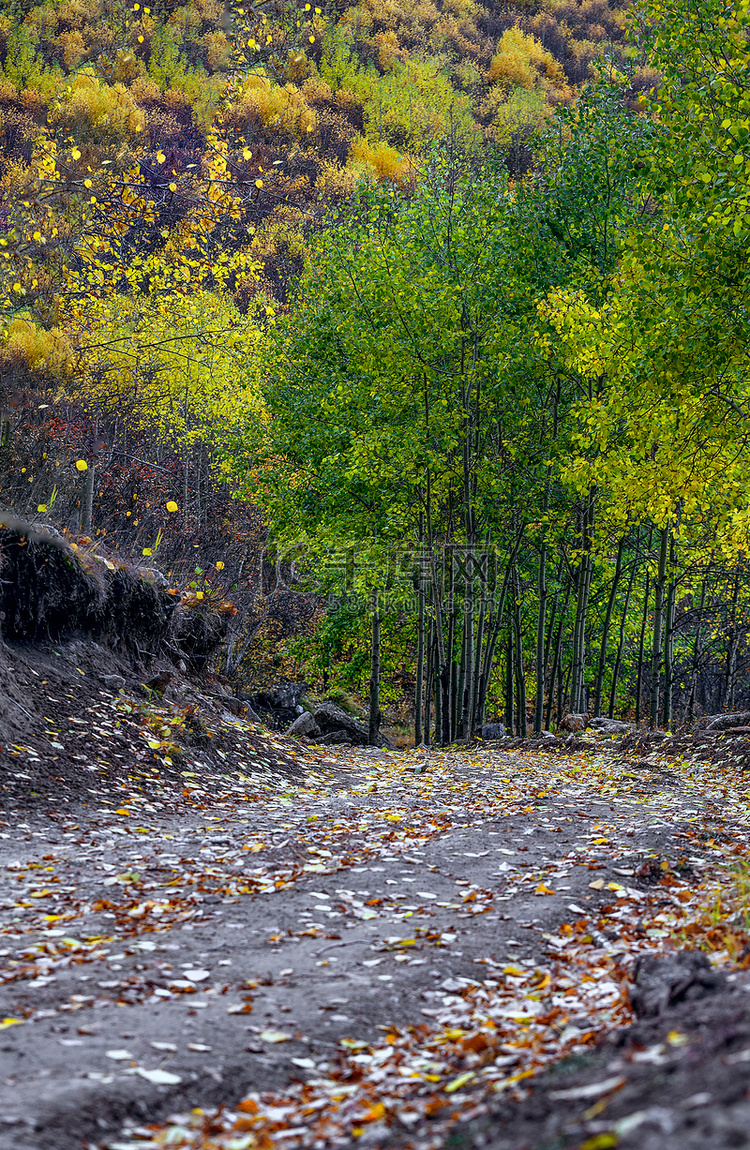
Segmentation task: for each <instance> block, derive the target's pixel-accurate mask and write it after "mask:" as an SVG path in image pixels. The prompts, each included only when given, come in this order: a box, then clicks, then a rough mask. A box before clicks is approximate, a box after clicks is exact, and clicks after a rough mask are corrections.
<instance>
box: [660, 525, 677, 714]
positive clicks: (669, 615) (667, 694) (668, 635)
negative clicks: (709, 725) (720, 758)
mask: <svg viewBox="0 0 750 1150" xmlns="http://www.w3.org/2000/svg"><path fill="white" fill-rule="evenodd" d="M669 554H670V565H671V566H672V577H671V578H670V580H669V585H668V587H667V606H666V616H665V627H664V700H663V707H662V723H663V726H664V729H665V731H668V730H669V728H670V727H671V726H672V684H673V678H674V616H675V607H676V601H677V581H676V579H675V576H674V558H675V557H674V540H671V541H670V544H669Z"/></svg>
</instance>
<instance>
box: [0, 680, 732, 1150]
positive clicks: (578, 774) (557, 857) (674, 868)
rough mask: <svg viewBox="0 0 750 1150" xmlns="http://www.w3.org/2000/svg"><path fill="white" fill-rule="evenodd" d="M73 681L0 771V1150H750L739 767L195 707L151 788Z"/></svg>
mask: <svg viewBox="0 0 750 1150" xmlns="http://www.w3.org/2000/svg"><path fill="white" fill-rule="evenodd" d="M81 674H82V675H83V671H82V672H81ZM83 687H84V684H81V686H80V690H79V695H78V696H77V702H76V706H78V710H77V711H76V712H75V715H74V714H73V711H74V709H75V708H74V703H73V696H72V693H71V692H66V693H67V694H68V695H69V700H70V701H69V702H68V703H67V704H66V706H64V707H63V710H66V709H67V710H68V711H69V712H71V713H70V714H69V715H68V718H67V720H66V721H69V723H70V724H71V725H70V726H68V727H67V728H66V731H67V732H70V734H71V735H72V733H73V731H75V730H77V729H78V730H80V732H81V735H80V741H79V742H78V743H77V746H78V748H79V752H80V753H79V755H78V759H79V760H80V761H79V762H78V763H77V766H76V765H75V764H70V765H69V767H66V768H65V769H63V768H62V767H61V768H60V773H59V774H58V775H53V774H51V773H50V765H49V761H48V759H47V756H45V755H43V754H42V753H41V752H37V751H36V750H33V748H31V744H30V743H29V746H25V747H24V748H20V749H19V748H16V750H17V752H18V754H17V758H16V759H15V760H14V762H15V764H16V766H17V767H18V768H19V769H18V770H17V771H15V774H16V775H17V776H19V777H18V778H16V779H15V780H14V777H13V776H14V768H13V767H12V766H11V767H9V768H8V769H7V770H6V773H5V774H4V776H3V782H4V785H5V793H6V804H5V813H4V815H3V823H2V837H0V868H1V871H0V873H1V874H2V884H3V887H2V890H0V956H2V967H3V969H2V974H1V977H2V980H3V982H2V988H1V989H0V994H2V997H3V1002H2V1004H1V1005H0V1020H1V1021H0V1028H2V1030H3V1033H2V1035H1V1036H0V1059H1V1062H2V1069H1V1070H0V1088H1V1089H2V1103H1V1104H0V1148H2V1150H57V1148H59V1150H73V1148H76V1150H80V1148H81V1147H82V1146H85V1147H89V1148H99V1147H108V1148H112V1150H121V1148H126V1147H127V1148H129V1150H147V1148H148V1150H156V1147H162V1146H170V1147H178V1148H179V1147H191V1148H196V1150H198V1148H200V1150H209V1148H222V1150H243V1148H251V1147H258V1148H264V1147H276V1146H279V1147H283V1148H284V1150H286V1148H289V1150H295V1148H296V1147H320V1148H322V1147H328V1146H350V1145H354V1144H359V1145H364V1146H368V1147H376V1146H383V1147H386V1146H388V1147H390V1146H393V1147H407V1146H413V1147H416V1148H420V1150H426V1148H428V1147H438V1146H448V1147H464V1148H466V1150H468V1148H475V1147H480V1146H488V1147H492V1148H494V1150H521V1148H534V1150H542V1148H546V1150H553V1148H554V1150H563V1148H567V1147H576V1148H578V1147H585V1148H586V1150H607V1148H609V1147H614V1146H621V1147H631V1146H632V1147H635V1146H638V1147H639V1150H651V1148H653V1150H656V1148H657V1147H658V1148H659V1150H662V1148H664V1147H674V1148H675V1150H677V1147H679V1148H680V1150H683V1148H685V1147H695V1148H696V1150H697V1148H698V1147H701V1150H707V1148H710V1150H719V1148H721V1147H725V1146H726V1147H730V1146H731V1147H741V1146H745V1145H750V1133H749V1132H750V1100H748V1097H747V1090H748V1083H749V1080H750V994H748V991H749V990H750V974H748V973H746V971H745V969H744V967H745V965H746V964H747V961H748V958H747V955H748V953H750V952H749V951H746V949H745V948H746V944H747V938H748V931H747V927H748V908H747V905H746V898H747V893H748V889H750V877H749V876H750V871H748V860H750V807H749V806H748V802H747V782H746V779H747V776H746V775H744V774H743V773H742V772H741V771H740V770H737V769H735V768H732V767H729V766H726V765H716V764H712V763H707V762H691V761H690V760H689V759H674V758H666V757H664V756H663V755H660V753H659V751H658V749H657V750H656V751H654V752H652V753H650V754H648V755H646V756H645V757H644V756H641V757H636V758H630V757H628V756H627V755H626V754H625V753H624V752H621V751H619V750H618V744H617V742H615V741H612V740H600V741H599V743H598V745H597V747H596V748H595V749H594V750H591V749H587V750H585V751H581V752H578V753H571V754H566V755H561V754H557V755H553V756H551V755H548V754H546V753H544V752H543V751H541V750H511V751H504V750H503V749H502V748H501V747H498V746H490V745H488V746H482V745H481V744H479V745H477V746H476V747H472V748H466V749H451V750H449V751H446V752H432V751H410V752H393V751H370V750H359V751H358V750H354V749H351V750H349V749H341V750H339V749H336V750H333V749H332V748H313V747H308V746H302V745H300V744H295V743H293V742H291V741H287V740H283V739H281V738H278V737H273V736H270V735H268V734H266V735H261V734H260V733H259V732H258V729H257V728H252V727H251V725H249V724H247V723H245V722H243V721H242V720H241V719H233V718H232V716H230V715H228V714H226V713H224V714H223V716H222V717H221V719H220V721H217V724H216V728H217V729H216V731H215V732H214V747H216V748H219V749H218V750H217V751H216V752H215V753H214V752H212V754H211V756H208V755H207V754H204V755H202V757H201V756H200V755H199V753H198V752H197V751H196V752H195V753H194V754H193V757H192V758H190V759H183V761H182V762H181V763H176V762H174V763H173V764H172V765H171V766H170V768H169V769H167V768H166V767H163V768H159V769H157V767H155V765H154V763H153V762H151V761H149V760H148V758H147V757H144V754H143V752H144V746H146V747H148V746H150V744H148V743H145V744H144V738H143V736H144V733H145V735H148V734H149V731H150V732H151V734H152V735H153V732H154V729H155V728H154V723H153V721H152V719H153V714H152V719H150V720H149V723H150V726H149V725H148V724H146V725H144V721H143V714H141V721H140V726H139V727H136V726H133V727H132V731H131V733H130V734H129V733H128V731H129V728H128V725H127V722H125V721H124V720H125V719H126V718H127V716H128V712H127V711H125V712H123V700H124V699H126V695H125V693H124V692H123V691H120V692H119V693H115V692H113V691H109V690H99V691H98V692H91V691H90V690H88V689H87V691H88V693H87V691H84V690H83ZM81 692H83V693H81ZM58 693H60V692H58ZM130 702H131V703H132V705H133V707H138V706H141V704H140V703H139V702H138V699H137V698H136V697H133V698H132V699H131V700H130ZM124 705H125V706H126V707H127V706H128V705H130V704H128V703H127V701H126V702H125V704H124ZM149 706H151V704H149ZM154 706H155V705H154ZM160 706H161V707H162V712H163V717H164V716H166V715H167V712H168V710H169V707H168V705H167V704H166V703H164V704H160ZM157 709H158V708H157ZM51 710H52V707H50V711H51ZM172 710H173V711H174V707H172ZM152 711H153V708H152ZM76 715H77V716H78V720H79V727H78V728H76V727H75V726H73V725H72V724H73V720H74V718H75V717H76ZM46 717H47V718H49V720H50V723H52V719H53V718H54V716H53V715H51V714H49V715H48V716H46ZM85 724H88V727H87V728H85ZM61 727H62V723H61V720H59V719H58V720H56V725H52V726H51V728H50V731H51V734H50V738H51V739H52V735H55V738H54V739H52V746H59V747H60V753H61V754H62V748H63V746H64V745H65V742H66V740H67V738H68V737H69V736H68V735H67V734H66V733H65V732H61ZM219 728H221V729H220V730H219ZM86 734H88V736H90V737H91V739H93V738H94V736H96V739H98V740H99V744H98V745H99V747H100V748H101V747H102V746H104V745H105V744H106V743H107V741H108V740H109V739H111V740H113V741H114V744H115V745H116V746H117V748H118V750H117V753H116V754H114V755H113V754H112V753H111V751H110V749H109V747H108V748H107V750H106V751H102V750H101V749H100V750H99V751H98V752H97V753H98V754H99V760H98V763H97V760H96V758H94V754H95V752H94V750H90V751H89V752H85V747H86V746H87V745H89V744H86V741H85V735H86ZM128 738H130V739H131V743H130V744H129V743H128V741H127V740H128ZM58 740H62V741H60V742H58ZM222 740H223V742H222ZM152 742H158V739H156V740H154V739H152ZM129 746H130V751H128V747H129ZM221 746H224V747H226V748H227V749H226V750H223V751H222V750H221V749H220V747H221ZM90 747H94V743H93V742H91V741H90ZM30 748H31V749H30ZM82 748H84V749H83V750H82ZM24 752H28V753H26V754H24ZM158 753H160V754H163V748H160V749H159V752H158ZM87 754H88V758H87ZM104 755H107V756H108V757H107V758H106V760H105V759H104V758H103V757H102V756H104ZM196 756H198V757H199V758H200V762H197V761H195V759H196ZM105 761H106V762H107V763H108V764H109V766H108V767H107V769H106V770H105V768H104V766H103V765H102V764H103V763H104V762H105ZM115 761H116V765H117V769H116V770H115V769H114V766H113V764H114V763H115ZM74 766H75V770H74ZM21 767H22V768H23V769H20V768H21ZM53 769H54V768H53ZM76 772H77V773H76ZM83 777H85V779H86V786H85V788H84V787H83V786H82V785H81V781H80V780H81V779H82V778H83ZM344 884H346V885H345V886H344ZM693 948H701V950H702V952H703V953H704V954H705V955H706V956H707V959H708V961H709V962H710V966H709V965H708V963H706V968H705V969H703V968H702V967H701V964H700V962H697V961H695V962H692V964H691V962H690V960H686V961H685V962H684V963H683V965H680V961H682V960H681V959H678V958H676V957H674V956H679V955H683V956H684V952H685V951H686V950H692V949H693ZM653 954H660V955H663V956H665V955H666V956H669V955H672V956H673V957H672V959H671V960H670V959H669V958H665V959H664V960H663V961H661V962H660V963H657V964H655V966H654V969H652V970H651V969H649V965H648V963H646V964H645V965H644V964H643V956H644V955H653ZM639 961H640V963H641V969H640V974H638V982H639V987H638V988H637V989H636V991H635V992H634V991H633V979H634V975H635V974H636V973H637V964H638V963H639ZM631 996H632V1002H631ZM632 1003H634V1004H635V1006H637V1008H638V1011H639V1012H640V1015H641V1017H640V1018H636V1016H635V1014H634V1010H633V1005H632Z"/></svg>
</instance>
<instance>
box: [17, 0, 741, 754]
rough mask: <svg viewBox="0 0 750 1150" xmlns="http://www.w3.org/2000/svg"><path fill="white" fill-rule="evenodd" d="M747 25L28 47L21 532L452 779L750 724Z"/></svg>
mask: <svg viewBox="0 0 750 1150" xmlns="http://www.w3.org/2000/svg"><path fill="white" fill-rule="evenodd" d="M747 20H748V17H747V12H746V10H745V8H744V7H743V4H742V3H741V2H738V3H736V4H730V5H728V6H727V5H722V4H720V3H719V2H718V0H670V2H669V3H668V4H662V3H661V2H660V0H650V2H649V4H647V5H646V6H645V7H643V8H642V9H640V8H639V9H638V11H637V12H636V13H634V15H633V17H632V19H631V20H630V23H629V30H628V32H627V35H625V34H624V28H625V25H626V23H627V20H626V19H625V16H624V13H623V12H621V11H612V10H610V9H609V8H607V7H606V6H605V5H604V4H600V3H595V2H592V3H588V4H584V5H582V6H580V7H576V6H574V5H567V4H561V5H556V4H547V5H542V6H524V7H523V8H516V9H507V10H506V9H503V10H502V12H500V11H493V10H490V9H489V8H485V7H480V6H479V5H474V4H471V3H469V2H466V3H460V2H458V0H457V2H455V3H452V4H450V5H448V4H445V5H443V6H442V7H441V8H438V7H435V6H433V5H430V4H422V5H420V6H415V7H414V8H407V7H403V8H401V7H398V6H397V5H395V4H394V5H392V6H390V5H383V6H382V8H380V7H377V6H376V5H375V4H371V3H367V4H361V5H359V6H357V7H351V8H347V7H341V8H336V9H334V8H331V9H323V8H316V7H314V6H312V5H309V4H305V5H298V6H289V5H283V4H279V5H261V6H256V7H245V8H242V7H239V6H237V7H234V8H232V9H231V10H229V9H224V8H222V7H219V6H216V7H215V8H212V7H211V6H210V5H203V6H201V5H198V4H191V5H185V6H174V7H169V6H163V7H158V6H154V7H153V8H150V7H148V6H142V5H140V4H132V5H130V6H125V7H119V6H117V5H112V6H107V5H104V4H101V5H100V4H99V3H92V4H90V5H88V6H87V5H85V4H81V5H80V6H76V5H74V4H67V3H66V4H52V3H49V4H44V5H41V6H39V7H35V8H33V9H27V8H23V7H18V8H7V9H6V10H5V11H4V13H3V24H2V36H3V37H4V48H3V75H4V80H3V89H2V96H1V97H0V103H1V106H2V126H3V127H2V130H3V132H4V133H5V144H6V149H5V153H6V159H5V161H4V163H5V167H4V173H3V177H2V178H3V183H2V195H3V222H2V226H3V229H4V230H3V234H2V235H1V236H0V247H1V248H2V252H1V253H0V254H2V256H4V257H5V258H3V259H2V260H0V289H1V294H2V295H3V298H4V303H5V306H6V310H7V318H6V321H5V324H4V328H3V335H2V366H3V419H2V452H3V459H2V476H0V486H1V487H2V492H1V494H2V497H3V499H4V500H5V502H6V503H7V504H8V505H10V506H12V507H14V508H17V509H18V510H19V511H21V512H23V513H26V514H31V515H32V516H33V515H34V514H38V515H40V516H45V517H51V518H52V520H53V521H54V522H56V523H58V524H59V525H60V526H65V527H67V528H68V529H69V530H71V531H79V532H82V533H83V536H84V538H89V537H90V538H92V539H93V538H96V539H97V541H98V542H99V543H100V544H102V543H104V544H108V543H112V544H114V545H115V546H116V548H117V549H118V551H119V552H121V553H122V554H124V555H138V554H142V555H144V556H146V557H147V558H148V559H149V560H153V559H155V560H156V561H157V562H161V563H163V565H164V567H165V569H166V571H167V572H168V574H169V577H170V579H171V580H172V581H174V582H175V583H179V584H180V585H181V586H183V587H187V589H188V590H189V591H191V592H193V593H194V594H195V595H196V597H202V599H203V600H204V601H206V602H209V603H210V602H211V601H212V599H213V598H214V597H215V598H216V601H217V603H218V602H221V601H223V600H224V599H225V597H226V594H227V593H228V592H231V593H232V594H233V595H234V596H235V598H236V601H237V605H238V607H239V608H240V610H239V611H238V615H237V622H236V626H235V630H234V631H233V632H232V634H231V635H230V639H229V647H228V651H227V654H226V656H225V660H224V670H225V671H226V672H227V673H230V674H233V675H238V674H241V673H242V672H241V668H242V665H243V660H245V664H246V665H248V664H249V665H251V666H253V667H257V665H258V664H259V663H262V664H263V670H264V674H265V673H267V674H268V676H269V677H273V676H274V675H276V676H278V675H281V674H295V675H299V676H301V677H305V678H309V679H315V680H316V682H317V683H318V685H319V686H321V687H322V688H323V689H326V690H328V689H331V688H332V687H336V688H343V689H353V690H354V691H355V692H358V693H359V694H360V695H361V694H362V693H363V692H365V691H366V689H367V684H368V680H369V681H370V682H371V695H370V712H371V715H372V716H373V722H374V723H375V724H376V725H377V721H378V712H379V709H380V705H381V701H382V702H383V705H385V703H393V704H394V705H395V704H396V703H400V704H402V705H403V707H404V708H405V710H404V711H403V714H402V717H404V718H406V711H407V710H408V711H410V712H412V714H411V716H410V717H411V718H415V716H416V718H415V723H414V733H415V737H416V738H417V740H418V741H419V740H420V739H422V738H424V737H425V736H426V735H427V734H428V732H429V733H431V734H432V735H433V736H434V734H435V732H436V731H437V734H438V737H439V738H441V739H442V740H447V739H451V738H455V737H459V736H467V735H471V734H472V733H473V732H474V731H475V730H477V729H478V728H479V726H480V725H481V723H482V721H483V719H485V718H486V717H488V716H492V715H494V716H496V717H499V716H500V715H504V717H505V720H506V722H507V723H508V725H509V726H511V727H512V728H513V729H515V730H517V731H518V732H519V733H524V732H525V729H526V725H527V722H533V724H534V726H535V728H536V730H537V731H539V730H541V728H542V727H543V726H545V725H549V724H550V723H554V722H555V721H556V720H559V719H560V718H561V717H562V716H563V714H564V713H565V712H566V711H567V710H568V709H570V708H572V709H574V710H584V709H591V710H593V711H595V712H599V711H601V710H609V711H610V712H612V711H620V712H624V713H630V714H632V715H633V717H635V718H637V719H642V718H643V717H644V716H646V715H648V717H649V720H650V722H651V723H652V724H656V723H657V722H661V723H663V724H664V725H665V726H669V725H670V724H671V723H672V722H673V721H674V718H675V717H678V718H682V719H685V720H687V719H689V718H692V717H694V716H695V715H696V713H697V712H698V711H700V710H701V709H704V710H707V711H716V710H721V709H722V708H724V707H725V706H729V707H731V706H734V705H739V704H740V703H743V704H744V702H745V701H746V699H745V696H744V694H743V691H744V686H743V672H742V668H743V667H744V666H745V664H746V663H747V661H748V651H747V623H746V592H745V577H744V571H745V566H744V565H745V554H746V552H747V508H746V499H745V495H744V492H745V491H746V489H747V475H746V471H747V460H746V452H745V432H744V423H745V420H744V413H745V408H746V371H745V369H744V366H743V365H744V357H745V349H746V347H747V332H746V329H745V319H744V316H745V308H744V303H743V300H744V298H745V296H744V293H745V290H746V270H745V265H744V260H743V258H742V255H741V252H742V251H743V250H744V243H745V239H746V232H747V230H748V227H749V226H750V223H749V221H750V209H748V208H747V202H748V201H747V178H748V177H747V175H746V169H747V162H746V159H745V157H744V152H743V148H744V146H745V142H746V139H747V137H748V132H750V125H749V123H748V107H750V104H749V103H748V89H747V79H746V67H745V65H746V63H747V39H746V29H747ZM596 59H601V60H602V64H601V66H599V67H598V68H594V65H593V62H594V61H595V60H596ZM659 76H661V77H662V78H663V79H662V81H661V87H660V89H659V91H658V93H657V92H656V91H655V88H654V85H655V81H656V78H657V77H659ZM648 93H650V94H648ZM233 496H234V498H233ZM259 507H260V508H262V513H261V511H259V510H258V508H259ZM269 532H270V535H269ZM302 591H304V592H305V593H304V594H302V593H301V592H302ZM326 596H327V597H328V599H329V602H328V604H327V606H326V608H325V610H324V609H323V600H324V597H326ZM271 637H273V642H271V641H270V640H271ZM381 679H382V682H383V694H382V699H381V696H380V695H379V685H380V682H381Z"/></svg>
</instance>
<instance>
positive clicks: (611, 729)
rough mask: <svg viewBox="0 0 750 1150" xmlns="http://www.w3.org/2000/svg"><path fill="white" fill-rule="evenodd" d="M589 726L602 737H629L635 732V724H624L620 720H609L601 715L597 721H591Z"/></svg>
mask: <svg viewBox="0 0 750 1150" xmlns="http://www.w3.org/2000/svg"><path fill="white" fill-rule="evenodd" d="M589 726H590V727H591V728H592V729H593V730H595V731H599V733H600V734H602V735H628V734H630V732H631V731H634V730H635V726H634V724H633V723H624V722H622V721H621V720H620V719H609V718H607V717H606V716H604V715H600V716H599V718H597V719H590V720H589Z"/></svg>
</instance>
